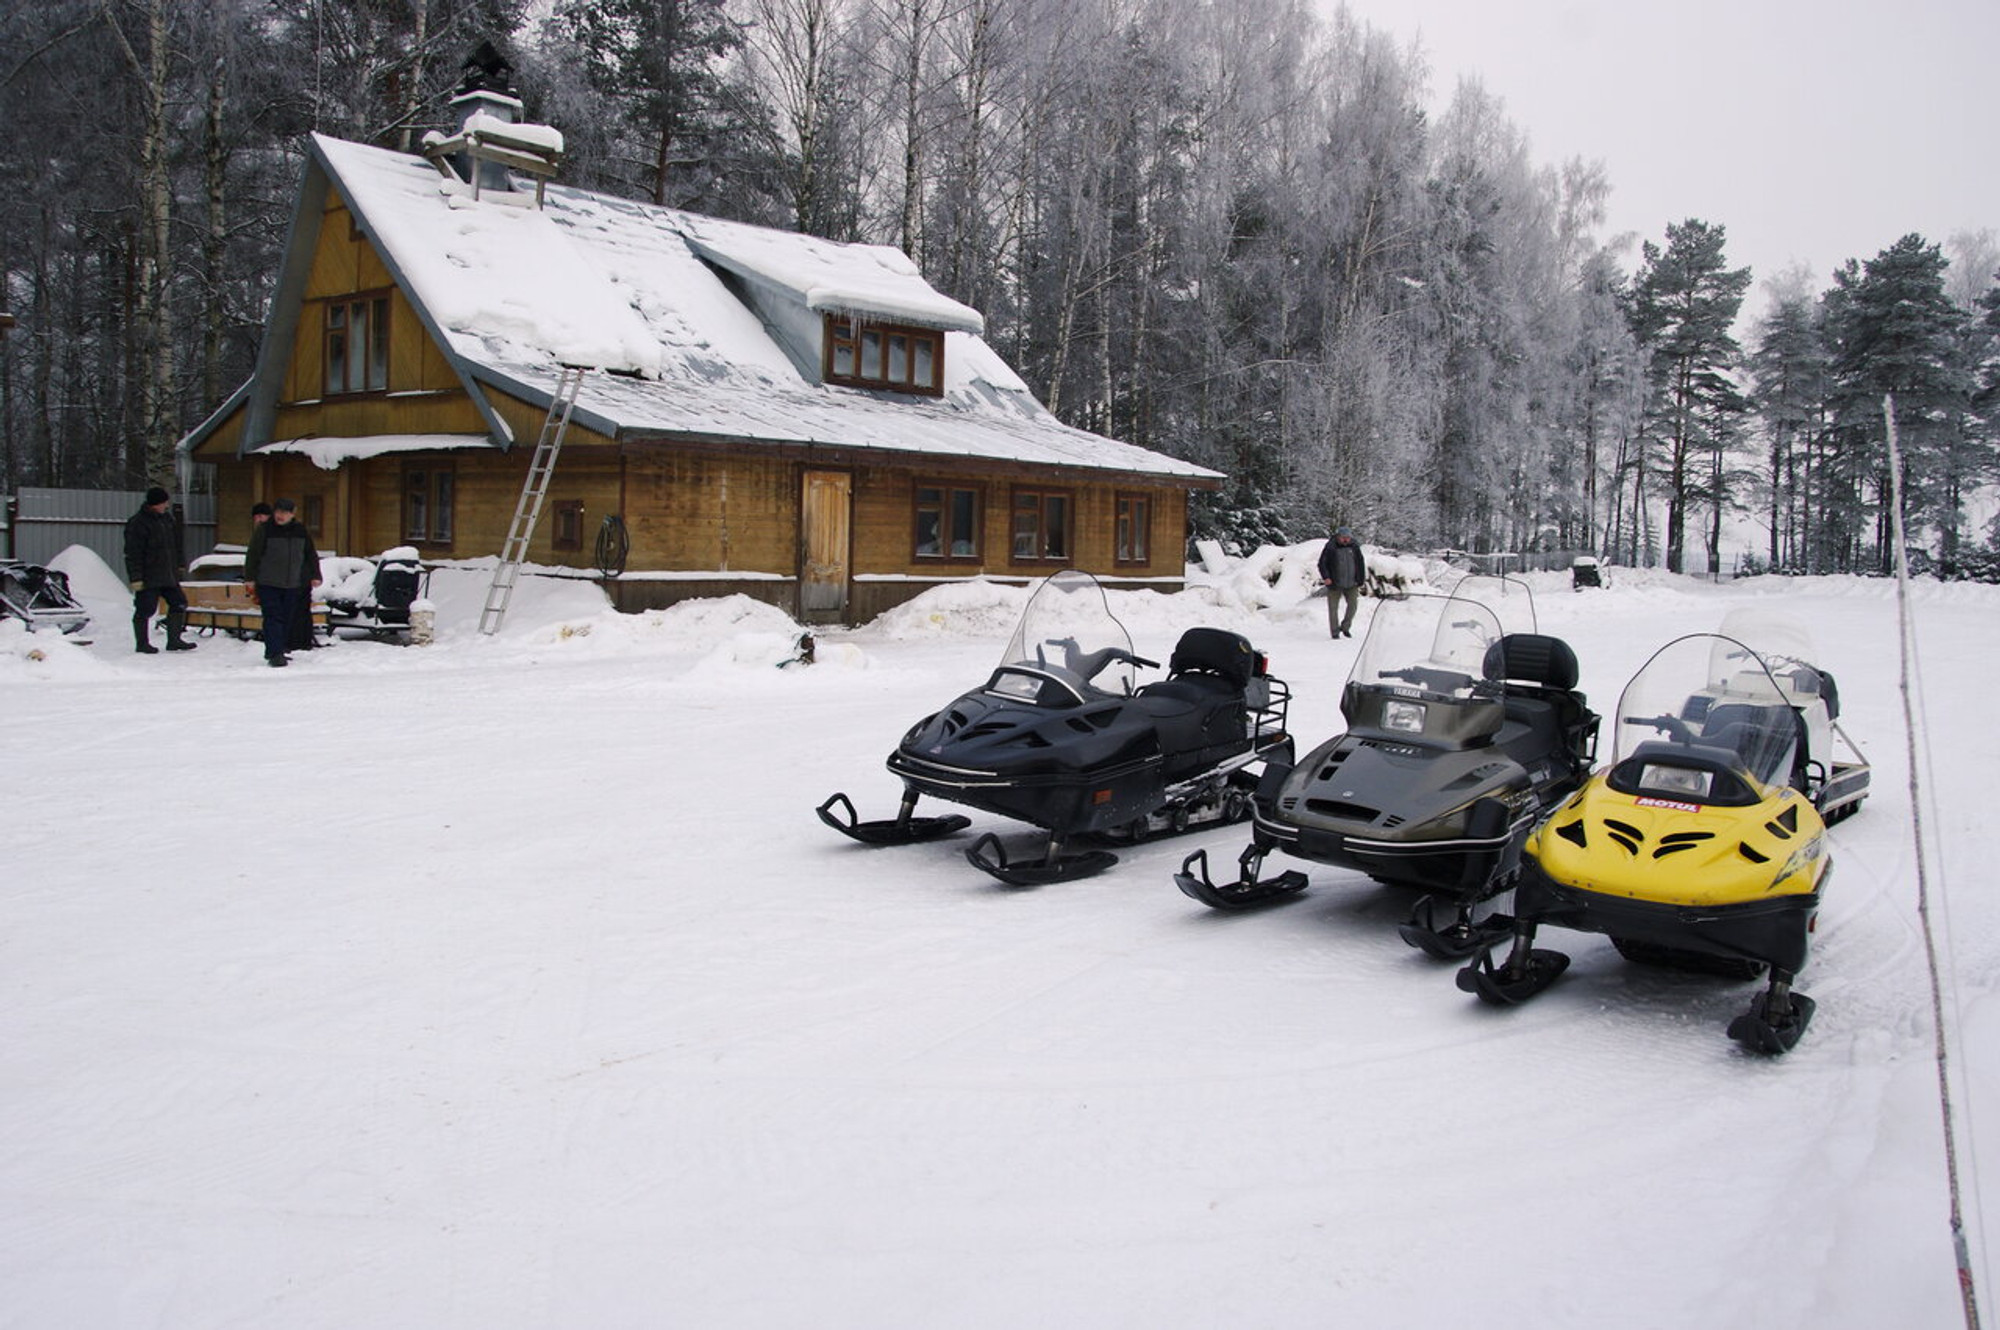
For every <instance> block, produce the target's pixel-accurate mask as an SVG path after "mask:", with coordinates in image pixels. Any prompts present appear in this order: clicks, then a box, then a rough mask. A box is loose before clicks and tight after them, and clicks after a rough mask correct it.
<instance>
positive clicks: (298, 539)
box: [243, 499, 320, 665]
mask: <svg viewBox="0 0 2000 1330" xmlns="http://www.w3.org/2000/svg"><path fill="white" fill-rule="evenodd" d="M297 513H298V506H297V505H296V504H294V503H293V502H292V501H291V500H290V499H280V500H278V501H277V502H276V503H274V504H272V505H271V520H270V521H268V522H265V523H262V524H261V525H259V526H258V527H257V529H256V530H255V531H252V532H251V533H250V548H249V549H248V550H247V551H246V552H245V553H244V555H243V580H244V581H246V582H248V583H249V584H250V596H251V599H253V600H255V601H256V602H257V603H258V604H259V605H261V606H262V607H263V609H264V663H265V664H266V665H289V664H290V663H291V661H290V660H288V659H287V658H286V655H285V652H286V650H287V648H288V646H289V644H290V642H291V634H292V620H293V619H294V618H295V617H296V616H297V615H300V614H307V613H310V611H309V610H308V608H307V607H308V605H309V604H310V603H311V600H312V589H313V588H314V587H316V586H318V585H319V580H320V579H319V551H318V550H317V549H314V548H313V538H312V534H311V533H310V532H308V531H307V530H306V528H305V523H303V522H301V521H299V520H298V516H297Z"/></svg>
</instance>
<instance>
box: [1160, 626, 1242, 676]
mask: <svg viewBox="0 0 2000 1330" xmlns="http://www.w3.org/2000/svg"><path fill="white" fill-rule="evenodd" d="M1256 673H1257V653H1256V651H1254V650H1253V649H1252V648H1251V646H1250V639H1249V638H1247V637H1244V636H1243V635H1242V634H1241V633H1232V632H1229V631H1227V630H1226V629H1222V628H1190V629H1188V630H1187V631H1186V632H1185V633H1182V634H1181V640H1180V641H1179V642H1178V643H1177V644H1175V646H1174V654H1173V655H1172V656H1170V657H1168V658H1167V677H1168V678H1172V677H1174V676H1175V675H1180V674H1214V675H1219V676H1221V677H1222V678H1223V679H1224V680H1226V681H1227V682H1228V683H1229V684H1230V685H1231V686H1232V687H1236V688H1241V687H1243V686H1244V685H1246V684H1248V683H1249V682H1250V680H1251V678H1252V676H1254V675H1255V674H1256Z"/></svg>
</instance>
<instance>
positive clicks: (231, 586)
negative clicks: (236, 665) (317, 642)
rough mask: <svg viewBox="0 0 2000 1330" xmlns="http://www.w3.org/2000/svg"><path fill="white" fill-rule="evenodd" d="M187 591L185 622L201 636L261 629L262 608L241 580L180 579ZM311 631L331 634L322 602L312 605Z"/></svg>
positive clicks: (250, 633) (254, 634) (250, 634)
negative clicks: (191, 580)
mask: <svg viewBox="0 0 2000 1330" xmlns="http://www.w3.org/2000/svg"><path fill="white" fill-rule="evenodd" d="M181 590H182V591H184V592H185V593H187V598H188V610H187V626H188V627H189V628H190V629H192V630H194V631H195V632H198V633H201V634H203V635H205V636H213V635H214V634H216V633H228V634H229V635H230V636H231V637H258V636H261V635H262V633H263V631H264V611H263V610H262V609H260V608H259V607H258V605H257V602H255V601H253V600H251V599H250V588H249V587H248V586H247V585H245V584H244V583H242V582H183V583H181ZM312 626H313V632H315V633H317V634H319V635H320V636H322V637H331V636H333V629H332V627H331V626H330V625H329V624H328V623H327V618H326V606H325V605H323V604H319V603H317V602H315V603H314V605H313V607H312Z"/></svg>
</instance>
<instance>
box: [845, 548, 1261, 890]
mask: <svg viewBox="0 0 2000 1330" xmlns="http://www.w3.org/2000/svg"><path fill="white" fill-rule="evenodd" d="M1134 667H1139V668H1145V669H1157V668H1158V664H1157V662H1154V661H1150V660H1144V659H1141V658H1140V657H1138V656H1135V655H1133V654H1132V640H1131V638H1130V637H1129V636H1128V635H1127V634H1126V632H1125V629H1124V627H1123V625H1121V624H1120V623H1119V622H1118V620H1117V619H1116V618H1114V617H1113V616H1112V614H1111V610H1110V607H1109V606H1108V605H1107V604H1106V603H1105V598H1104V590H1103V588H1102V587H1101V586H1099V585H1098V583H1097V579H1096V578H1094V577H1092V576H1091V575H1090V574H1088V573H1084V572H1078V571H1073V570H1066V571H1063V572H1060V573H1057V574H1056V575H1055V576H1053V577H1051V578H1049V579H1048V580H1047V581H1045V582H1043V583H1042V585H1041V586H1040V587H1038V588H1037V589H1036V591H1035V594H1034V595H1033V596H1032V597H1031V598H1030V599H1029V601H1028V605H1027V608H1026V609H1025V610H1023V611H1022V614H1021V622H1020V624H1019V626H1018V627H1016V629H1015V630H1014V636H1013V639H1012V640H1011V641H1010V642H1009V643H1008V644H1007V650H1006V654H1005V655H1004V656H1002V658H1001V661H1000V666H999V668H998V669H996V670H994V671H993V673H992V675H991V676H990V677H989V678H988V679H987V680H986V682H985V683H983V684H981V685H980V686H979V687H978V688H975V689H973V690H972V691H971V692H969V693H966V694H965V695H964V696H962V697H960V698H958V699H957V700H956V701H954V702H952V703H951V704H950V705H949V706H947V707H945V708H944V709H943V710H942V711H939V712H937V713H936V714H934V715H930V716H926V717H924V719H922V720H920V721H918V722H917V723H916V724H915V725H914V726H912V727H911V728H910V731H909V733H907V734H905V735H904V736H903V740H902V742H901V743H900V744H898V745H897V747H896V751H895V752H893V753H891V754H890V755H889V758H888V767H889V770H890V771H892V772H894V773H895V774H896V775H897V776H899V777H901V778H902V781H903V803H902V807H901V809H900V810H899V811H898V813H897V815H896V816H895V818H893V819H888V820H883V821H871V822H863V821H860V820H858V819H857V817H856V815H855V811H854V805H853V803H852V801H850V800H849V799H848V797H847V796H846V795H845V794H835V795H833V796H831V797H830V798H828V799H827V800H826V801H825V802H824V803H822V804H821V805H820V806H819V810H818V811H819V816H820V820H821V821H823V822H825V823H826V824H827V825H828V826H830V827H832V828H833V829H834V830H836V831H839V832H841V833H843V834H845V835H848V836H851V837H853V838H854V839H855V840H858V841H862V842H864V843H866V844H869V845H904V844H910V843H912V842H916V841H924V840H933V839H936V838H937V837H940V836H947V835H950V834H952V833H953V832H956V831H961V830H963V829H965V828H966V827H967V826H969V825H971V822H970V819H968V818H966V817H964V816H963V815H960V814H949V815H945V816H940V817H917V816H915V810H916V806H917V800H918V799H919V798H920V797H921V796H923V795H926V794H929V795H934V796H935V797H937V798H940V799H946V800H950V801H951V802H953V803H959V804H964V805H966V806H967V807H970V808H977V809H980V810H982V811H984V812H989V813H998V814H1000V815H1001V816H1003V817H1011V818H1017V819H1019V820H1020V821H1023V822H1027V823H1030V824H1032V825H1034V826H1037V827H1040V828H1042V829H1043V830H1044V831H1046V832H1047V833H1048V840H1047V843H1046V844H1045V846H1044V847H1043V849H1042V852H1041V854H1040V855H1039V856H1038V857H1037V858H1035V859H1033V860H1030V861H1014V860H1010V859H1009V858H1008V857H1007V853H1006V850H1005V849H1004V848H1003V847H1002V845H1001V843H1000V839H999V837H998V836H996V835H993V834H992V833H990V832H989V833H988V834H986V835H984V836H981V837H980V838H979V839H978V840H977V841H976V842H974V844H973V845H972V847H971V848H970V849H968V850H967V851H966V852H965V857H966V858H967V859H968V860H969V861H971V863H972V864H973V865H974V866H975V867H978V868H980V869H982V870H983V871H985V872H987V873H990V874H992V875H993V876H994V877H996V878H999V879H1000V880H1001V881H1002V882H1006V883H1010V884H1012V885H1014V886H1039V885H1041V884H1042V883H1045V882H1062V881H1067V880H1069V879H1071V878H1079V877H1087V876H1089V875H1091V874H1093V873H1098V872H1102V871H1103V870H1104V869H1106V868H1109V867H1110V866H1111V865H1112V864H1114V863H1116V862H1118V857H1117V856H1116V855H1115V854H1113V853H1111V852H1110V851H1109V850H1105V849H1101V848H1090V849H1085V850H1081V851H1077V852H1070V851H1068V849H1067V848H1066V847H1067V846H1068V843H1069V842H1070V841H1071V840H1072V839H1073V838H1075V837H1079V836H1088V837H1091V838H1093V839H1095V840H1098V841H1100V842H1102V841H1111V842H1114V843H1116V842H1126V843H1130V842H1133V841H1138V840H1143V839H1145V838H1146V837H1148V836H1151V835H1155V834H1158V833H1161V832H1180V831H1186V830H1188V829H1189V828H1191V827H1195V826H1200V825H1205V824H1207V823H1212V822H1217V821H1235V820H1238V819H1241V818H1242V817H1243V816H1244V814H1245V813H1246V812H1248V810H1249V804H1250V791H1251V790H1252V789H1253V788H1254V787H1255V784H1256V781H1255V778H1254V777H1253V776H1252V775H1251V774H1250V772H1249V771H1248V768H1249V767H1250V766H1251V765H1252V764H1254V763H1258V762H1266V763H1268V762H1270V761H1278V762H1281V763H1289V762H1290V761H1291V756H1292V746H1291V739H1290V737H1289V736H1288V735H1287V734H1286V732H1285V715H1286V709H1287V706H1288V704H1289V703H1290V701H1291V692H1290V690H1289V689H1287V688H1286V687H1285V685H1284V683H1283V682H1282V681H1280V680H1277V679H1273V678H1272V677H1270V675H1269V674H1268V673H1267V671H1266V664H1265V660H1264V658H1263V657H1262V656H1261V655H1259V654H1258V653H1257V652H1256V651H1255V650H1254V649H1253V648H1252V647H1251V645H1250V643H1249V642H1248V641H1247V640H1246V639H1244V638H1243V637H1242V636H1240V635H1239V634H1236V633H1231V632H1226V631H1224V630H1222V629H1219V628H1190V629H1188V630H1187V632H1186V633H1184V634H1182V636H1181V640H1180V643H1179V644H1178V645H1177V646H1176V647H1175V648H1174V653H1173V656H1172V657H1171V658H1170V659H1169V661H1168V663H1167V677H1166V678H1165V679H1164V680H1161V681H1159V682H1156V683H1149V684H1146V685H1145V686H1143V687H1139V688H1134V687H1133V682H1132V670H1133V668H1134Z"/></svg>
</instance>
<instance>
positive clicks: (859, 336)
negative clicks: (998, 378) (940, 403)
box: [822, 314, 944, 397]
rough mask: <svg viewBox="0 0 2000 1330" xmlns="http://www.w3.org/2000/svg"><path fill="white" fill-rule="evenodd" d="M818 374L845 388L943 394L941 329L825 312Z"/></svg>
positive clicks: (939, 395)
mask: <svg viewBox="0 0 2000 1330" xmlns="http://www.w3.org/2000/svg"><path fill="white" fill-rule="evenodd" d="M822 377H824V378H825V380H826V382H828V383H838V384H844V385H846V386H847V387H850V388H888V389H890V390H892V391H894V392H902V393H923V394H925V395H926V396H930V397H942V396H943V395H944V334H943V333H942V332H940V331H938V330H937V329H936V328H913V327H910V326H908V325H906V324H900V323H863V322H862V321H861V320H859V319H852V318H848V317H846V316H844V315H839V314H829V315H827V316H826V361H825V366H824V372H823V375H822Z"/></svg>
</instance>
